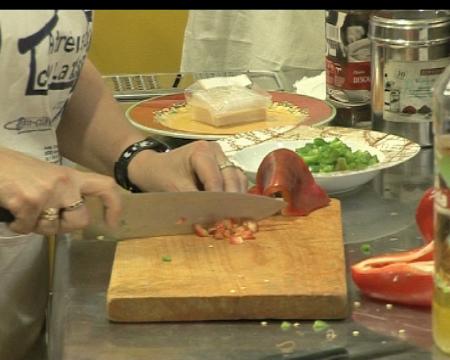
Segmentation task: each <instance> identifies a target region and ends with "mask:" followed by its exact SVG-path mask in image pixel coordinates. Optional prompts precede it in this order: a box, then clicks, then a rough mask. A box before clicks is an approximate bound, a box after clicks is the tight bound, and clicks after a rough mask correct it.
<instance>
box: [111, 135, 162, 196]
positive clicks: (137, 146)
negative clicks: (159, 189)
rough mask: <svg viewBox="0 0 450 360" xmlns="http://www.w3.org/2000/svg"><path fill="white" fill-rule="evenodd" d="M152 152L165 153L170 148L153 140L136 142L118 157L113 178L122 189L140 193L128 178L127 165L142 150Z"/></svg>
mask: <svg viewBox="0 0 450 360" xmlns="http://www.w3.org/2000/svg"><path fill="white" fill-rule="evenodd" d="M149 149H150V150H154V151H157V152H166V151H169V150H170V147H169V146H168V145H167V144H165V143H163V142H161V141H159V140H156V139H153V138H147V139H145V140H141V141H138V142H136V143H134V144H131V145H130V146H128V147H127V148H126V149H125V150H124V151H123V152H122V154H121V155H120V157H119V159H118V160H117V161H116V162H115V164H114V178H115V179H116V182H117V183H118V184H119V185H120V186H122V187H123V188H124V189H126V190H129V191H131V192H134V193H137V192H142V191H141V189H139V188H138V187H137V186H136V185H134V184H133V183H132V182H131V181H130V179H129V178H128V165H129V164H130V161H131V159H133V157H134V156H136V155H137V154H138V153H140V152H141V151H142V150H149Z"/></svg>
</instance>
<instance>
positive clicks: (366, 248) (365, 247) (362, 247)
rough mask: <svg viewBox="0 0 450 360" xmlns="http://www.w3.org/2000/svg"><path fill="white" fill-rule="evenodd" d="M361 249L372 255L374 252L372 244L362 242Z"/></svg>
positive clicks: (364, 252)
mask: <svg viewBox="0 0 450 360" xmlns="http://www.w3.org/2000/svg"><path fill="white" fill-rule="evenodd" d="M360 249H361V252H362V253H363V254H364V255H370V254H371V253H372V247H371V246H370V244H362V245H361V248H360Z"/></svg>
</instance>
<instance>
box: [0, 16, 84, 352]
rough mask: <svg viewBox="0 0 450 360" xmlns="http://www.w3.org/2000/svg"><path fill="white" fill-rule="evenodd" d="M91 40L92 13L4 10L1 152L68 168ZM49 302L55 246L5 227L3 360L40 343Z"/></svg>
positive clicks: (0, 276)
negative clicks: (71, 103)
mask: <svg viewBox="0 0 450 360" xmlns="http://www.w3.org/2000/svg"><path fill="white" fill-rule="evenodd" d="M91 32H92V12H91V11H82V10H59V11H55V10H0V146H3V147H8V148H11V149H14V150H18V151H21V152H24V153H27V154H28V155H31V156H33V157H36V158H39V159H41V160H45V161H49V162H52V163H55V164H60V163H61V156H60V154H59V151H58V145H57V139H56V127H57V125H58V123H59V121H60V118H61V114H62V111H63V109H64V105H65V104H66V102H67V100H68V99H69V97H70V95H71V93H72V91H73V87H74V85H75V83H76V80H77V78H78V75H79V72H80V69H81V67H82V65H83V62H84V60H85V57H86V52H87V50H88V47H89V43H90V38H91ZM0 167H1V165H0ZM1 171H7V169H1ZM47 298H48V249H47V241H46V240H45V239H44V238H43V237H42V236H39V235H36V234H30V235H18V234H15V233H12V232H11V231H9V230H8V229H7V228H6V227H5V226H4V224H2V225H0V359H1V360H16V359H21V358H22V357H23V356H24V355H25V354H26V353H27V351H28V350H29V349H30V348H31V346H32V345H33V344H34V343H35V342H36V339H37V338H38V336H39V334H40V332H41V331H42V327H43V324H44V319H45V309H46V306H47Z"/></svg>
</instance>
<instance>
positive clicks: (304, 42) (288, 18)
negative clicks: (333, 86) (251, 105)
mask: <svg viewBox="0 0 450 360" xmlns="http://www.w3.org/2000/svg"><path fill="white" fill-rule="evenodd" d="M325 49H326V41H325V11H324V10H190V11H189V17H188V22H187V25H186V30H185V34H184V43H183V53H182V62H181V71H183V72H202V71H246V70H251V71H258V70H268V71H289V70H294V69H298V68H306V69H319V70H321V69H324V66H325Z"/></svg>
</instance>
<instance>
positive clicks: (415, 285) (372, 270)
mask: <svg viewBox="0 0 450 360" xmlns="http://www.w3.org/2000/svg"><path fill="white" fill-rule="evenodd" d="M433 248H434V243H433V242H430V243H428V244H426V245H424V246H422V247H420V248H417V249H413V250H409V251H405V252H400V253H391V254H385V255H381V256H375V257H371V258H368V259H366V260H363V261H361V262H359V263H357V264H355V265H353V266H352V269H351V270H352V278H353V281H354V282H355V284H356V285H357V286H358V287H359V289H360V290H361V292H362V293H363V294H365V295H367V296H370V297H373V298H376V299H380V300H385V301H390V302H394V303H401V304H407V305H416V306H431V300H432V293H433V269H434V264H433Z"/></svg>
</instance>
